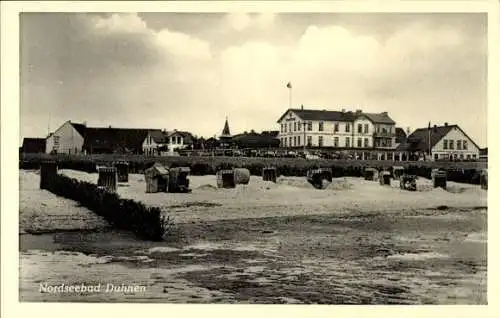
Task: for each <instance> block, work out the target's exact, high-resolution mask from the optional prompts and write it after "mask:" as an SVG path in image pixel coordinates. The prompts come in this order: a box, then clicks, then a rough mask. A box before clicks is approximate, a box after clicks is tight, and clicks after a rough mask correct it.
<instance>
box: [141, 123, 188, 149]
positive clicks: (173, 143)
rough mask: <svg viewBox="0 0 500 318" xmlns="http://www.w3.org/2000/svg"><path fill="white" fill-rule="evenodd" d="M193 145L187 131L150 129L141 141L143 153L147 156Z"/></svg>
mask: <svg viewBox="0 0 500 318" xmlns="http://www.w3.org/2000/svg"><path fill="white" fill-rule="evenodd" d="M192 146H193V136H192V135H191V133H189V132H187V131H178V130H173V131H166V130H159V129H157V130H150V131H149V132H148V134H147V135H146V138H145V139H144V140H143V143H142V150H143V153H144V154H146V155H148V156H161V155H168V154H172V153H174V151H176V150H180V149H188V148H192Z"/></svg>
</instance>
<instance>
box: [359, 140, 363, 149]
mask: <svg viewBox="0 0 500 318" xmlns="http://www.w3.org/2000/svg"><path fill="white" fill-rule="evenodd" d="M362 143H363V141H362V140H361V138H358V148H361V146H362Z"/></svg>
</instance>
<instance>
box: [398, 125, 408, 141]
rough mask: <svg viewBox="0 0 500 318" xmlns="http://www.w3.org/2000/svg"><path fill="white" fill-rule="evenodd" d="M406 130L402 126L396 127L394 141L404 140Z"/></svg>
mask: <svg viewBox="0 0 500 318" xmlns="http://www.w3.org/2000/svg"><path fill="white" fill-rule="evenodd" d="M406 137H407V136H406V132H405V130H404V129H403V128H400V127H396V143H398V144H400V143H403V142H405V141H406Z"/></svg>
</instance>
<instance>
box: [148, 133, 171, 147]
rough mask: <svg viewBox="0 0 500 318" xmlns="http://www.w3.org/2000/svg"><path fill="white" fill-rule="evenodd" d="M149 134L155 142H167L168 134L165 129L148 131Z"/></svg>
mask: <svg viewBox="0 0 500 318" xmlns="http://www.w3.org/2000/svg"><path fill="white" fill-rule="evenodd" d="M149 135H150V136H151V138H152V139H153V141H154V142H156V143H157V144H164V143H167V142H168V138H167V137H168V135H167V133H166V132H165V131H161V130H159V129H155V130H151V131H149Z"/></svg>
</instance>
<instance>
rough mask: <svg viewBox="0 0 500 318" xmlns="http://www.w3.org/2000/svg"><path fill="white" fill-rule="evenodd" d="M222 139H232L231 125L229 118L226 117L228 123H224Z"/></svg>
mask: <svg viewBox="0 0 500 318" xmlns="http://www.w3.org/2000/svg"><path fill="white" fill-rule="evenodd" d="M221 137H231V132H230V131H229V123H228V121H227V116H226V122H225V123H224V129H222V135H221Z"/></svg>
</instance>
